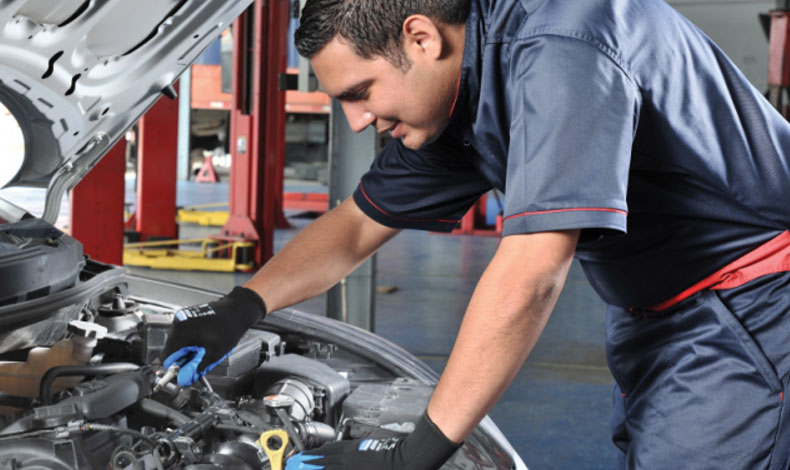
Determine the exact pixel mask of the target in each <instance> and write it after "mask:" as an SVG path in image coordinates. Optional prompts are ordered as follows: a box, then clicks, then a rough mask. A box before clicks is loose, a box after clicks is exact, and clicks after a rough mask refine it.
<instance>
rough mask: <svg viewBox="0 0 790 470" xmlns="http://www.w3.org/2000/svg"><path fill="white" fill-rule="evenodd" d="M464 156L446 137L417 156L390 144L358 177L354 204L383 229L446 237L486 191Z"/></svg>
mask: <svg viewBox="0 0 790 470" xmlns="http://www.w3.org/2000/svg"><path fill="white" fill-rule="evenodd" d="M466 152H467V151H466V150H465V149H464V148H463V146H461V145H456V144H454V143H453V142H452V141H451V139H450V138H449V137H447V136H442V137H440V138H439V139H438V140H436V141H435V142H433V143H431V144H429V145H427V146H425V147H423V148H421V149H419V150H411V149H409V148H406V147H405V146H404V145H403V143H402V142H401V141H400V140H392V141H390V142H389V143H388V144H387V145H386V146H385V147H384V149H383V150H382V151H381V153H380V154H379V155H378V156H377V157H376V159H375V161H374V162H373V165H372V167H371V169H370V170H369V171H368V172H367V173H366V174H365V175H363V176H362V180H361V181H360V184H359V186H358V187H357V189H356V191H355V192H354V201H355V202H356V204H357V205H358V206H359V208H360V209H362V211H363V212H364V213H365V214H367V215H368V216H369V217H371V218H372V219H373V220H376V221H377V222H379V223H381V224H383V225H386V226H388V227H394V228H409V229H420V230H433V231H438V232H449V231H451V230H453V229H454V228H455V227H456V226H457V225H458V223H459V222H460V221H461V218H462V217H463V216H464V214H465V213H466V212H467V211H468V210H469V208H470V207H472V205H473V204H474V203H475V202H476V201H477V200H478V199H479V198H480V196H481V195H483V194H484V193H485V192H487V191H488V190H490V189H491V185H490V183H488V182H487V181H486V180H485V179H484V178H483V177H482V176H481V175H480V173H479V172H478V171H477V170H476V168H475V167H474V166H473V165H472V163H471V159H470V157H469V156H468V155H467V153H466Z"/></svg>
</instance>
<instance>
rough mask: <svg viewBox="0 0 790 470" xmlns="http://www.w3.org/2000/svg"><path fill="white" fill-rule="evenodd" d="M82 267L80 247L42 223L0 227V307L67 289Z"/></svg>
mask: <svg viewBox="0 0 790 470" xmlns="http://www.w3.org/2000/svg"><path fill="white" fill-rule="evenodd" d="M84 265H85V259H84V257H83V254H82V244H81V243H80V242H78V241H77V240H75V239H73V238H71V237H70V236H68V235H66V234H64V233H63V232H61V231H60V230H58V229H56V228H55V227H53V226H52V225H50V224H48V223H46V222H44V221H43V220H39V219H28V220H23V221H20V222H17V223H15V224H6V225H2V226H0V279H2V280H3V282H2V283H0V306H4V305H12V304H16V303H19V302H24V301H27V300H32V299H36V298H40V297H44V296H47V295H49V294H52V293H54V292H59V291H62V290H64V289H68V288H69V287H72V286H74V285H75V284H76V283H77V280H78V278H79V274H80V271H81V270H82V267H83V266H84Z"/></svg>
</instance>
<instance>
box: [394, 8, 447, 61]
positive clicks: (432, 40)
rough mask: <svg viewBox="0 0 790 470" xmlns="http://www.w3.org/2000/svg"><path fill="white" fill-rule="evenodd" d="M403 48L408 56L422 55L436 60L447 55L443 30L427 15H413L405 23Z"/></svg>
mask: <svg viewBox="0 0 790 470" xmlns="http://www.w3.org/2000/svg"><path fill="white" fill-rule="evenodd" d="M403 48H404V50H406V52H407V54H409V52H411V53H412V54H422V55H423V56H424V57H425V58H429V59H434V60H438V59H440V58H441V57H442V55H443V54H444V53H445V51H444V38H443V37H442V33H441V30H440V29H439V28H438V26H437V25H436V23H434V22H433V20H431V19H430V18H428V17H427V16H425V15H411V16H409V17H408V18H406V19H405V20H404V21H403ZM409 55H411V54H409Z"/></svg>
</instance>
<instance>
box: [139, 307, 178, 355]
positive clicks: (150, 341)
mask: <svg viewBox="0 0 790 470" xmlns="http://www.w3.org/2000/svg"><path fill="white" fill-rule="evenodd" d="M171 329H172V319H171V318H169V317H168V316H166V315H161V314H151V313H146V314H145V315H143V321H142V322H141V323H140V324H139V325H138V331H139V332H140V338H141V340H140V345H139V348H140V352H139V358H140V360H141V361H142V363H143V364H151V363H152V362H153V361H154V359H156V358H158V357H159V356H160V355H161V354H162V351H164V349H165V344H166V343H167V335H168V334H169V333H170V330H171Z"/></svg>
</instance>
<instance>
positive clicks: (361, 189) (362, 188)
mask: <svg viewBox="0 0 790 470" xmlns="http://www.w3.org/2000/svg"><path fill="white" fill-rule="evenodd" d="M359 190H360V192H361V193H362V196H363V197H364V198H365V200H366V201H367V202H368V204H370V205H371V206H373V208H374V209H376V210H377V211H379V212H380V213H382V214H384V215H386V216H387V217H389V218H391V219H393V220H397V221H399V222H412V223H425V222H440V223H443V224H453V225H456V224H458V223H460V222H461V221H460V220H448V219H413V218H409V217H399V216H396V215H392V214H390V213H389V212H387V211H385V210H384V209H382V208H380V207H379V206H378V205H376V203H375V202H373V200H372V199H370V196H368V193H367V191H365V187H364V186H363V185H362V183H361V182H360V183H359Z"/></svg>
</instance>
